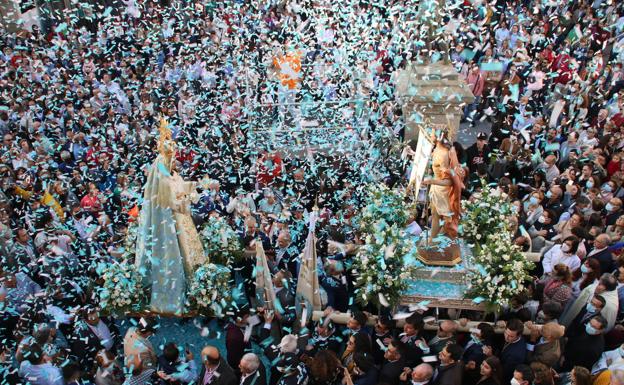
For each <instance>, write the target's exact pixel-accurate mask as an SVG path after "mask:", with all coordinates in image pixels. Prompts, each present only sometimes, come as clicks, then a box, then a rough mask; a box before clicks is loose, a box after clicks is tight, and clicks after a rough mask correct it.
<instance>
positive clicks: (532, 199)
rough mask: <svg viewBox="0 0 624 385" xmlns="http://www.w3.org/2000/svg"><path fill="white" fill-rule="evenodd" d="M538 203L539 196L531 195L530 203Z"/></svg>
mask: <svg viewBox="0 0 624 385" xmlns="http://www.w3.org/2000/svg"><path fill="white" fill-rule="evenodd" d="M537 203H538V201H537V198H536V197H533V196H532V197H531V198H529V204H531V205H533V206H535V205H536V204H537Z"/></svg>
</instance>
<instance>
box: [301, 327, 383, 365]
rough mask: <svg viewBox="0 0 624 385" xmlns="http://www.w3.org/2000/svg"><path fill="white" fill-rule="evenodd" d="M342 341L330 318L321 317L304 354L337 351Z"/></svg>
mask: <svg viewBox="0 0 624 385" xmlns="http://www.w3.org/2000/svg"><path fill="white" fill-rule="evenodd" d="M342 341H343V339H342V338H341V337H340V336H338V335H336V327H335V326H334V324H333V323H332V322H331V319H330V318H321V319H320V320H319V321H318V325H317V326H316V328H315V329H314V333H313V334H312V338H311V339H310V340H309V341H308V345H307V346H306V351H305V354H306V355H307V356H308V357H314V356H315V355H316V353H318V352H320V351H322V350H331V351H333V352H339V351H340V349H341V346H342ZM382 358H383V355H382ZM380 363H381V360H380Z"/></svg>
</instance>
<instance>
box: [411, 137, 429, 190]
mask: <svg viewBox="0 0 624 385" xmlns="http://www.w3.org/2000/svg"><path fill="white" fill-rule="evenodd" d="M432 152H433V143H432V142H431V141H430V140H429V138H428V137H427V134H426V133H425V131H423V130H422V129H420V131H419V132H418V143H417V144H416V153H415V154H414V160H413V161H412V172H411V173H410V178H409V184H408V188H410V189H413V190H411V191H413V192H414V195H415V197H416V199H417V200H424V199H421V197H420V194H419V192H420V184H421V183H422V180H423V178H424V177H425V173H426V172H427V165H429V159H430V158H431V153H432ZM422 198H424V197H422Z"/></svg>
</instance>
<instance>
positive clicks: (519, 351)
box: [500, 337, 527, 383]
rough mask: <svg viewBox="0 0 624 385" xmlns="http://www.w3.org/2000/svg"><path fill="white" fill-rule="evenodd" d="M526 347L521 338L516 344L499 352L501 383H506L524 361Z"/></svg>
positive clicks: (509, 345)
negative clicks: (502, 374) (501, 365)
mask: <svg viewBox="0 0 624 385" xmlns="http://www.w3.org/2000/svg"><path fill="white" fill-rule="evenodd" d="M526 355H527V346H526V341H525V340H524V338H523V337H520V340H519V341H518V342H515V343H513V344H507V345H506V346H504V347H503V350H502V351H501V354H500V358H501V362H502V364H503V373H504V377H503V382H504V383H508V382H509V381H511V378H512V377H513V373H514V370H516V366H518V365H520V364H523V363H524V362H525V361H526Z"/></svg>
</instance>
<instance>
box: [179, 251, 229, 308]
mask: <svg viewBox="0 0 624 385" xmlns="http://www.w3.org/2000/svg"><path fill="white" fill-rule="evenodd" d="M229 279H230V270H229V269H228V268H227V267H225V266H221V265H217V264H214V263H206V264H204V265H202V266H200V267H198V268H197V270H195V274H194V275H193V279H192V280H191V283H190V285H189V287H188V290H187V295H186V298H187V300H188V306H189V308H190V309H192V310H196V311H197V312H198V313H199V314H202V315H209V316H217V317H222V316H223V315H224V313H225V309H227V307H228V303H229V301H230V300H231V298H230V292H231V288H230V284H229V282H228V281H229Z"/></svg>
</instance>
